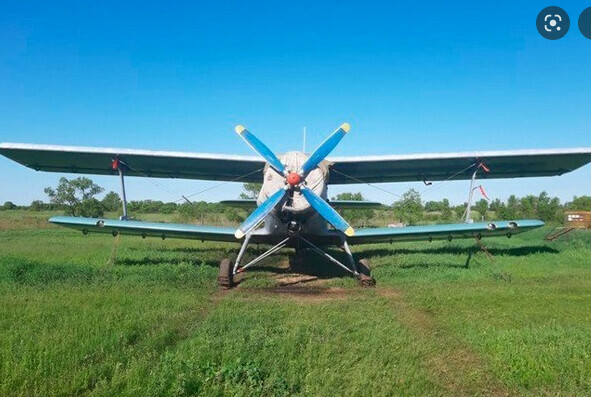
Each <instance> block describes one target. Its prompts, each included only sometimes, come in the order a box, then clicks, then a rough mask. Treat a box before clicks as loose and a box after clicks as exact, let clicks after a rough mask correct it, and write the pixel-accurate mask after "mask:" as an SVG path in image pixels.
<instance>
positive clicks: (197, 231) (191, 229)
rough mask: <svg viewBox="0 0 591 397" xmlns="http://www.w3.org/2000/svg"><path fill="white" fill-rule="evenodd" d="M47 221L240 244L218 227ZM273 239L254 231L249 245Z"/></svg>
mask: <svg viewBox="0 0 591 397" xmlns="http://www.w3.org/2000/svg"><path fill="white" fill-rule="evenodd" d="M49 222H51V223H54V224H56V225H60V226H65V227H69V228H72V229H76V230H80V231H82V233H84V234H86V233H111V234H113V235H117V234H123V235H126V234H128V235H136V236H142V237H148V236H150V237H160V238H163V239H164V238H184V239H194V240H202V241H225V242H229V243H241V242H242V241H241V240H238V239H236V237H235V236H234V233H235V232H236V228H231V227H218V226H199V225H191V224H184V223H158V222H142V221H129V220H127V221H120V220H117V219H106V218H81V217H76V216H54V217H53V218H50V219H49ZM276 240H277V237H276V236H273V235H270V234H268V233H266V232H265V230H264V229H259V230H256V231H254V233H253V235H252V237H251V240H250V241H251V242H253V243H254V244H276V243H277V241H276Z"/></svg>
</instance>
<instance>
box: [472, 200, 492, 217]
mask: <svg viewBox="0 0 591 397" xmlns="http://www.w3.org/2000/svg"><path fill="white" fill-rule="evenodd" d="M472 209H473V210H475V211H477V212H478V214H479V215H480V216H481V217H483V218H486V211H487V210H488V201H487V200H486V199H480V200H478V201H477V202H476V203H474V205H473V206H472Z"/></svg>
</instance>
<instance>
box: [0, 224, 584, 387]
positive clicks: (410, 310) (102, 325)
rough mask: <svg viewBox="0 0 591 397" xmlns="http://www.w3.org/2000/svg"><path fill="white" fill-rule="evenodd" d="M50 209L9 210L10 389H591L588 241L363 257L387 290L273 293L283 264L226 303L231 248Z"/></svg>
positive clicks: (2, 319) (3, 347)
mask: <svg viewBox="0 0 591 397" xmlns="http://www.w3.org/2000/svg"><path fill="white" fill-rule="evenodd" d="M21 215H23V216H24V215H26V214H21ZM48 215H49V214H34V215H30V214H29V215H27V216H28V218H27V219H26V221H24V222H23V223H19V222H18V218H19V217H18V216H13V215H11V216H10V218H7V216H5V215H4V214H2V215H0V218H2V219H0V226H2V227H1V229H2V231H0V252H1V254H0V303H1V304H0V395H7V396H11V395H17V396H30V395H49V396H54V395H74V394H79V395H100V396H103V395H104V396H110V395H130V396H131V395H133V396H136V395H154V396H160V395H269V396H275V395H314V396H316V395H320V396H322V395H327V396H328V395H330V396H334V395H368V396H369V395H462V394H463V395H479V394H480V395H481V394H493V395H497V394H501V395H514V394H526V395H540V394H546V395H558V394H560V395H589V394H591V365H590V364H589V363H591V284H590V282H589V280H591V260H590V259H589V258H591V233H588V232H577V233H576V234H575V235H574V236H572V237H571V239H570V240H566V239H563V240H560V241H556V242H553V243H547V242H545V241H543V236H544V233H546V232H547V231H548V230H538V231H533V232H530V233H527V234H523V235H519V236H515V237H513V238H511V239H506V238H495V239H489V240H486V244H487V246H488V249H489V251H490V252H491V253H492V254H493V259H492V260H491V259H489V258H488V256H487V255H486V254H485V253H484V252H482V251H476V253H474V255H472V259H471V261H470V264H469V267H468V268H465V267H464V264H465V262H466V258H467V257H468V254H469V253H470V252H471V251H473V247H474V243H473V242H472V241H461V242H456V241H454V242H452V243H447V242H433V243H405V244H395V245H387V244H382V245H372V246H365V247H357V248H356V254H357V255H359V256H360V257H370V258H371V259H372V265H373V275H374V276H375V277H376V279H377V280H378V287H377V288H375V289H361V288H359V287H358V286H357V285H356V284H355V282H354V281H353V280H352V279H350V278H348V277H346V276H344V275H342V274H341V273H339V272H338V271H334V270H333V267H332V265H330V264H327V263H324V262H318V263H316V265H317V266H318V267H319V268H320V269H322V271H320V273H321V274H324V275H326V276H327V277H328V276H333V277H328V278H326V279H324V280H322V282H320V283H316V284H314V283H313V284H310V285H301V286H299V287H283V289H282V288H278V287H277V286H276V278H275V277H274V273H273V271H272V270H273V267H276V266H278V265H283V264H284V263H285V262H286V260H287V257H286V256H285V255H278V256H274V257H272V258H270V259H269V260H267V261H266V262H264V263H263V264H262V268H258V269H253V271H252V272H251V273H248V274H247V275H246V277H245V279H244V281H243V282H242V283H241V284H240V286H239V287H238V288H236V289H235V290H232V291H226V292H224V291H219V290H218V289H217V286H216V277H217V263H218V262H219V260H220V259H221V258H224V257H232V256H235V255H236V250H237V248H238V247H237V246H236V245H231V244H217V243H201V242H194V241H183V240H169V239H167V240H166V241H162V240H159V239H145V240H144V239H141V238H135V237H124V236H122V237H119V238H112V237H110V236H105V235H88V236H83V235H82V234H81V233H76V232H73V231H70V230H66V229H60V228H53V227H50V228H44V227H45V225H44V223H43V222H42V221H41V220H39V219H40V218H41V217H43V216H48ZM253 254H254V252H251V253H250V255H253ZM280 271H281V270H280V269H279V268H277V269H276V272H280ZM286 291H287V292H286Z"/></svg>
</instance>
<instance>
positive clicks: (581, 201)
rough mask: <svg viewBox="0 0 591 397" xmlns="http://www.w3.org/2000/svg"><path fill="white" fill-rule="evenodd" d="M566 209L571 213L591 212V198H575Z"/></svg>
mask: <svg viewBox="0 0 591 397" xmlns="http://www.w3.org/2000/svg"><path fill="white" fill-rule="evenodd" d="M566 208H567V209H569V210H571V211H591V196H579V197H577V196H575V197H574V198H573V201H571V202H570V203H568V204H567V205H566Z"/></svg>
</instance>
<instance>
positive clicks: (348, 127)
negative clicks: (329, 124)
mask: <svg viewBox="0 0 591 397" xmlns="http://www.w3.org/2000/svg"><path fill="white" fill-rule="evenodd" d="M341 129H342V130H343V131H345V133H347V132H349V131H350V130H351V124H349V123H343V124H341Z"/></svg>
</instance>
